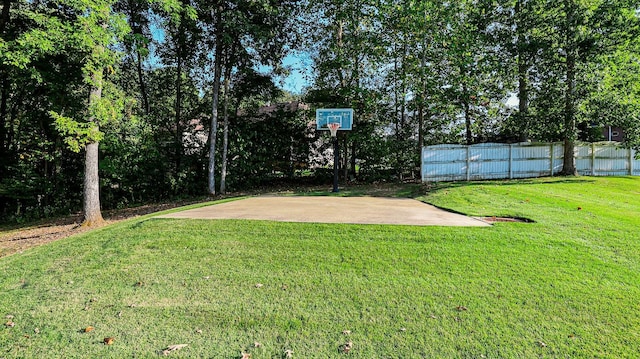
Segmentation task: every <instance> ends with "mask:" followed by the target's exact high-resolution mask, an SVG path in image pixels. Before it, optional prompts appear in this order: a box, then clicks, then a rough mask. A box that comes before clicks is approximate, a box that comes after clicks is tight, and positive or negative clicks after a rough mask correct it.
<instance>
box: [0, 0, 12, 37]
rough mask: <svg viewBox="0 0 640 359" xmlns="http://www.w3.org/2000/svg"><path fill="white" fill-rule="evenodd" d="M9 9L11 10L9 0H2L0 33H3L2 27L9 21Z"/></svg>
mask: <svg viewBox="0 0 640 359" xmlns="http://www.w3.org/2000/svg"><path fill="white" fill-rule="evenodd" d="M10 10H11V0H4V1H2V14H0V35H3V33H4V29H5V28H6V26H7V24H8V23H9V15H10V12H9V11H10Z"/></svg>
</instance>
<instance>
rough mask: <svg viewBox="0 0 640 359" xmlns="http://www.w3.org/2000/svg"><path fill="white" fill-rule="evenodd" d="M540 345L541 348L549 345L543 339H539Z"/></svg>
mask: <svg viewBox="0 0 640 359" xmlns="http://www.w3.org/2000/svg"><path fill="white" fill-rule="evenodd" d="M538 345H539V346H540V347H541V348H546V347H547V344H546V343H545V342H541V341H539V342H538Z"/></svg>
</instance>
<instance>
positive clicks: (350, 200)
mask: <svg viewBox="0 0 640 359" xmlns="http://www.w3.org/2000/svg"><path fill="white" fill-rule="evenodd" d="M157 218H191V219H250V220H265V221H278V222H310V223H351V224H396V225H412V226H466V227H483V226H489V224H488V223H486V222H483V221H481V220H479V219H476V218H472V217H467V216H464V215H460V214H456V213H451V212H447V211H444V210H441V209H439V208H436V207H434V206H431V205H428V204H426V203H423V202H420V201H416V200H414V199H407V198H381V197H281V196H260V197H252V198H246V199H241V200H237V201H231V202H226V203H221V204H216V205H212V206H207V207H201V208H196V209H190V210H186V211H182V212H176V213H172V214H167V215H162V216H158V217H157Z"/></svg>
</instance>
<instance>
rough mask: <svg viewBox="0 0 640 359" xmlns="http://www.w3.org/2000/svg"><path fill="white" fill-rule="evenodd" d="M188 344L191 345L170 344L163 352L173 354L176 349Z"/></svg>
mask: <svg viewBox="0 0 640 359" xmlns="http://www.w3.org/2000/svg"><path fill="white" fill-rule="evenodd" d="M187 345H189V344H174V345H169V346H168V347H167V349H165V350H163V351H162V354H163V355H169V354H171V352H174V351H176V350H180V349H182V348H184V347H186V346H187Z"/></svg>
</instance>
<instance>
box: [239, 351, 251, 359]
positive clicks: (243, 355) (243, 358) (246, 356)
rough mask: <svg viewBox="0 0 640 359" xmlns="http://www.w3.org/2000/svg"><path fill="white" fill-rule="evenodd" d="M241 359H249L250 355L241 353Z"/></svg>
mask: <svg viewBox="0 0 640 359" xmlns="http://www.w3.org/2000/svg"><path fill="white" fill-rule="evenodd" d="M241 359H251V354H249V353H245V352H242V358H241Z"/></svg>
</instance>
